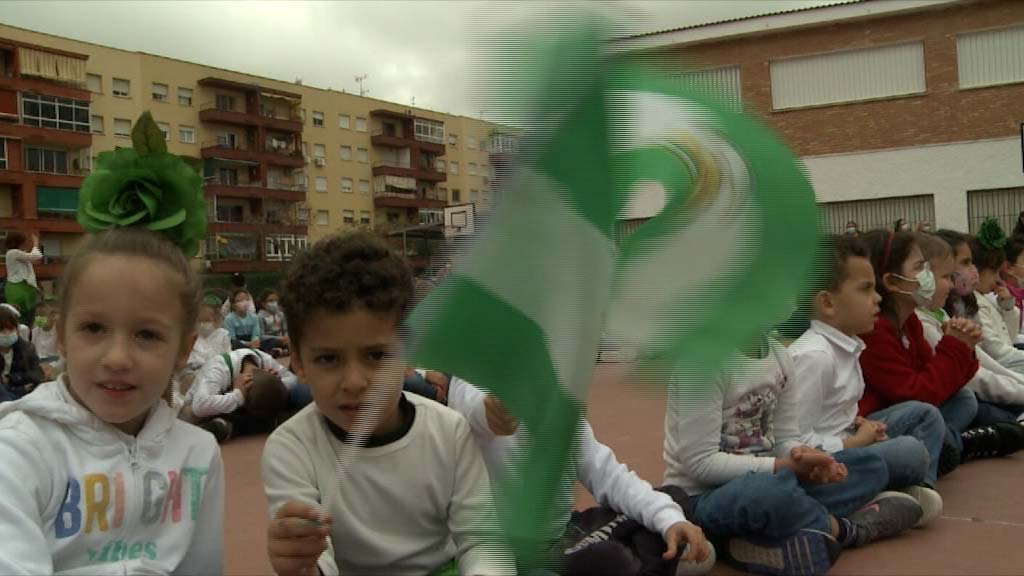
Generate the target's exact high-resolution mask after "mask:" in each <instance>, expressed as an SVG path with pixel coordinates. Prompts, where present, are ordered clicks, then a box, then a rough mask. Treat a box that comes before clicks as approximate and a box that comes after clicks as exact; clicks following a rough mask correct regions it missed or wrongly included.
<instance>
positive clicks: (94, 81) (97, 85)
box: [85, 74, 103, 94]
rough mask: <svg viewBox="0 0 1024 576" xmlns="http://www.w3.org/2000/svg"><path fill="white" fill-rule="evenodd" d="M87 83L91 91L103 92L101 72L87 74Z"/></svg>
mask: <svg viewBox="0 0 1024 576" xmlns="http://www.w3.org/2000/svg"><path fill="white" fill-rule="evenodd" d="M85 85H86V86H88V87H89V92H94V93H96V94H103V76H100V75H99V74H86V75H85Z"/></svg>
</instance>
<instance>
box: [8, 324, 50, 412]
mask: <svg viewBox="0 0 1024 576" xmlns="http://www.w3.org/2000/svg"><path fill="white" fill-rule="evenodd" d="M43 380H44V376H43V370H42V368H41V367H40V366H39V357H38V356H36V351H35V348H33V347H32V344H31V343H29V342H28V341H26V340H25V339H23V338H22V337H21V336H19V335H18V317H17V316H16V315H15V314H14V313H13V312H11V310H10V309H9V308H7V307H6V306H4V307H0V382H2V385H0V402H6V401H7V400H16V399H18V398H21V397H22V396H24V395H26V394H28V393H29V392H31V391H32V390H34V389H35V387H36V386H38V385H39V384H40V383H42V382H43Z"/></svg>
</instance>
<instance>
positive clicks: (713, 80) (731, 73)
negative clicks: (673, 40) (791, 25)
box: [491, 66, 743, 153]
mask: <svg viewBox="0 0 1024 576" xmlns="http://www.w3.org/2000/svg"><path fill="white" fill-rule="evenodd" d="M668 80H669V81H673V82H679V83H680V84H682V85H683V86H685V87H693V88H696V89H698V90H702V91H704V92H711V93H712V94H714V95H715V96H716V97H717V98H719V99H725V101H726V102H727V103H728V104H729V106H730V108H732V109H734V110H737V111H739V110H742V109H743V99H742V92H743V91H742V87H741V83H740V67H739V66H723V67H718V68H705V69H704V70H697V71H694V72H683V73H676V74H670V75H669V76H668ZM502 139H506V140H505V141H504V142H502V141H501V140H502ZM513 139H514V138H513V137H512V136H511V135H508V134H492V135H491V147H492V149H491V152H492V153H495V152H508V153H513V152H514V151H515V150H514V148H515V145H516V144H515V142H514V141H509V140H513Z"/></svg>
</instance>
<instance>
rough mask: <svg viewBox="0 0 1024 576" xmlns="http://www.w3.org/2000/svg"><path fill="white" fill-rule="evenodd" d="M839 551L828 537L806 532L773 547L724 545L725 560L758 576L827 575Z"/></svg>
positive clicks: (745, 542)
mask: <svg viewBox="0 0 1024 576" xmlns="http://www.w3.org/2000/svg"><path fill="white" fill-rule="evenodd" d="M842 550H843V548H842V546H840V545H839V542H836V539H835V538H833V537H832V536H831V535H830V534H826V533H824V532H818V531H817V530H809V529H806V528H805V529H803V530H800V531H799V532H797V533H796V534H794V535H793V536H790V537H789V538H787V539H785V540H783V541H781V542H776V543H774V544H757V543H754V542H751V541H750V540H745V539H742V538H731V539H730V540H729V542H728V544H727V545H726V550H725V559H726V560H727V561H728V562H731V563H732V564H735V565H736V566H738V567H739V568H741V569H743V570H746V571H747V572H754V573H757V574H772V575H775V576H791V575H792V576H814V575H818V574H825V573H827V572H828V571H829V569H831V568H832V565H833V564H835V562H836V560H837V559H838V558H839V554H840V552H842Z"/></svg>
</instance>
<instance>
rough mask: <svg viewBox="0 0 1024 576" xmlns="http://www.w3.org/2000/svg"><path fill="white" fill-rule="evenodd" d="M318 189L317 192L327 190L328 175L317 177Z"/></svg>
mask: <svg viewBox="0 0 1024 576" xmlns="http://www.w3.org/2000/svg"><path fill="white" fill-rule="evenodd" d="M316 191H317V192H327V177H326V176H317V177H316Z"/></svg>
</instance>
